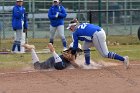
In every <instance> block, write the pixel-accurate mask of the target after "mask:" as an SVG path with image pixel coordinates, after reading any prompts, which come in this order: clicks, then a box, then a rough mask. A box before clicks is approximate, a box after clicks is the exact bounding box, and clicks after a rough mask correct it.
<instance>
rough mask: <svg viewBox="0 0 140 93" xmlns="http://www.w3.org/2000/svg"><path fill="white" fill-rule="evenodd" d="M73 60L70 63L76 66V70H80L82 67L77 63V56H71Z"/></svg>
mask: <svg viewBox="0 0 140 93" xmlns="http://www.w3.org/2000/svg"><path fill="white" fill-rule="evenodd" d="M71 58H72V59H71V60H70V63H71V64H72V66H74V67H75V68H80V66H79V65H78V64H77V63H76V62H75V55H72V56H71Z"/></svg>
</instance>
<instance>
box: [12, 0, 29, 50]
mask: <svg viewBox="0 0 140 93" xmlns="http://www.w3.org/2000/svg"><path fill="white" fill-rule="evenodd" d="M12 27H13V30H14V31H15V32H16V35H15V40H14V43H13V46H12V52H14V51H15V49H16V47H17V50H18V52H20V51H21V44H22V45H23V44H24V43H25V32H26V31H27V28H28V24H27V14H26V12H25V8H24V7H23V0H16V5H15V6H14V7H13V11H12ZM22 52H24V49H22Z"/></svg>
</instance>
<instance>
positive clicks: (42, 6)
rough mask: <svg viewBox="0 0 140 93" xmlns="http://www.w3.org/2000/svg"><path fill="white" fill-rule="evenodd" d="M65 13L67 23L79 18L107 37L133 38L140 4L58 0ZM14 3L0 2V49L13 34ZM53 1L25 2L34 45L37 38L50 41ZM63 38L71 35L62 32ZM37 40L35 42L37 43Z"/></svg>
mask: <svg viewBox="0 0 140 93" xmlns="http://www.w3.org/2000/svg"><path fill="white" fill-rule="evenodd" d="M60 1H61V3H62V5H63V6H64V7H65V8H66V11H67V13H68V16H67V18H66V19H65V28H66V26H68V22H69V20H71V19H73V18H78V19H79V20H80V22H90V23H94V24H97V25H100V26H102V27H103V28H104V30H105V31H106V33H107V35H136V34H137V30H138V27H139V26H140V0H60ZM15 2H16V0H0V48H2V47H6V46H7V42H6V41H7V40H10V42H12V40H13V37H14V32H13V31H12V27H11V15H12V8H13V6H14V5H15ZM51 5H52V0H24V6H25V8H26V11H27V13H28V20H29V29H28V37H29V38H33V39H35V40H36V41H34V42H37V39H38V38H39V39H40V38H45V39H48V38H49V19H48V9H49V7H50V6H51ZM65 35H66V37H67V36H70V35H71V33H70V32H69V31H68V30H66V29H65ZM36 38H37V39H36Z"/></svg>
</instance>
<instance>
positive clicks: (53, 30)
mask: <svg viewBox="0 0 140 93" xmlns="http://www.w3.org/2000/svg"><path fill="white" fill-rule="evenodd" d="M55 32H56V27H53V26H51V25H50V42H49V43H52V44H53V42H54V37H55Z"/></svg>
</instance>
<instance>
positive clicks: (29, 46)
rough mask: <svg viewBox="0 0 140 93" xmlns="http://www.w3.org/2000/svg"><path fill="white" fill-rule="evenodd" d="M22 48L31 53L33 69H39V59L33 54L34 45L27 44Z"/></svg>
mask: <svg viewBox="0 0 140 93" xmlns="http://www.w3.org/2000/svg"><path fill="white" fill-rule="evenodd" d="M22 47H25V48H26V49H28V50H29V51H30V52H31V56H32V63H33V64H34V68H35V69H41V63H40V62H39V58H38V56H37V54H36V52H35V46H34V45H29V44H24V45H22Z"/></svg>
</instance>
